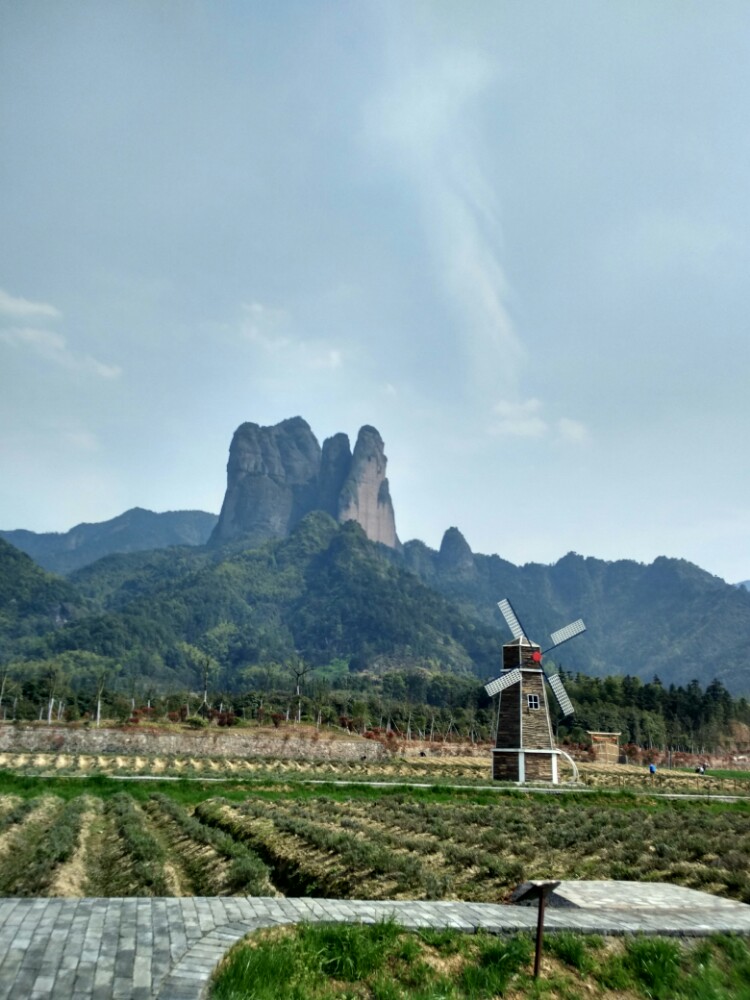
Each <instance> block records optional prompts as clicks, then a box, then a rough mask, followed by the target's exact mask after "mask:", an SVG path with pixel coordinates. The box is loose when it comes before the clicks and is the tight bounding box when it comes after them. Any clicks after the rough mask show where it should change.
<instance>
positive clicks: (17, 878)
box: [0, 774, 750, 902]
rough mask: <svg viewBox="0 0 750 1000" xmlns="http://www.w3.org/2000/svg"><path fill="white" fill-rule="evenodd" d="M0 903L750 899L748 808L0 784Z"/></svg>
mask: <svg viewBox="0 0 750 1000" xmlns="http://www.w3.org/2000/svg"><path fill="white" fill-rule="evenodd" d="M0 791H2V792H4V794H2V795H0V894H2V895H25V896H37V895H42V896H44V895H50V896H51V895H64V896H83V895H95V896H97V895H100V896H128V895H153V896H163V895H216V894H219V895H223V894H250V895H270V894H274V893H281V894H287V895H313V896H333V897H343V898H347V897H350V898H372V899H384V898H431V899H439V898H458V899H467V900H484V901H490V900H491V901H498V900H502V899H504V898H506V897H507V895H508V893H509V891H510V890H511V889H512V888H513V887H514V886H515V885H517V884H518V882H520V881H523V880H524V879H528V878H547V877H549V878H617V879H635V880H644V879H646V880H659V881H662V880H663V881H668V882H674V883H678V884H681V885H687V886H691V887H694V888H701V889H705V890H708V891H710V892H715V893H718V894H722V895H726V896H730V897H732V898H736V899H740V900H744V901H746V902H750V879H749V878H748V874H747V873H748V871H749V870H750V822H748V820H750V806H748V805H747V804H745V803H720V802H710V803H709V802H702V801H687V802H673V801H669V800H664V799H658V798H656V797H651V796H636V795H633V794H630V793H623V794H620V793H602V794H595V793H594V794H591V793H589V794H576V793H570V794H566V795H560V796H528V795H524V794H522V793H518V792H511V791H509V792H507V793H498V792H496V791H487V790H479V789H476V788H467V789H466V790H464V791H460V790H449V789H447V788H440V787H433V788H432V789H426V790H414V789H408V790H407V789H385V788H375V787H366V786H355V785H352V786H336V785H328V786H313V785H310V784H301V783H299V782H295V781H293V780H292V779H291V777H289V778H288V779H287V780H285V781H283V782H279V781H278V780H274V781H257V780H256V781H247V780H246V781H242V782H233V783H226V784H225V785H216V784H210V783H205V782H200V781H197V782H182V781H180V782H169V783H168V782H126V783H123V782H121V781H115V780H112V779H109V778H103V777H99V778H91V779H88V780H82V779H76V778H70V779H63V780H61V779H43V778H36V777H14V776H11V775H7V774H5V775H2V776H0Z"/></svg>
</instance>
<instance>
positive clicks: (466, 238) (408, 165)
mask: <svg viewBox="0 0 750 1000" xmlns="http://www.w3.org/2000/svg"><path fill="white" fill-rule="evenodd" d="M408 45H409V40H407V41H406V42H404V43H401V44H399V42H394V55H393V58H392V65H391V70H390V79H389V80H388V82H387V84H386V86H385V87H384V88H383V91H382V93H381V94H380V96H379V97H378V99H377V100H375V101H373V102H372V103H371V104H370V106H369V107H368V109H367V113H366V118H365V128H366V138H367V142H368V145H369V146H370V147H371V148H372V150H374V151H375V153H376V155H382V153H383V150H384V149H385V150H386V152H387V155H389V158H390V160H391V161H392V163H393V165H394V166H395V167H396V169H398V170H399V171H400V172H401V173H402V174H405V175H406V176H407V178H408V179H409V180H410V182H411V186H412V189H413V193H414V197H415V199H417V200H418V202H419V204H420V206H421V211H422V216H423V220H424V228H425V232H426V235H427V238H428V241H429V244H430V250H431V252H432V255H433V258H434V261H435V265H436V269H437V272H438V273H437V285H438V288H439V290H440V292H441V293H443V294H445V293H446V292H447V294H448V296H449V299H450V300H451V303H452V306H453V310H454V319H455V322H456V324H457V326H458V329H459V331H460V332H459V334H458V336H459V337H460V343H461V345H462V347H463V349H464V350H466V352H467V355H468V367H469V371H470V376H471V380H472V386H471V389H472V391H473V392H474V393H475V394H476V392H477V391H478V390H479V391H482V392H484V393H485V394H489V393H491V392H494V391H495V387H496V386H497V384H498V382H499V381H500V382H504V383H505V384H506V385H507V386H508V387H509V388H513V387H515V385H516V382H517V378H518V373H519V369H520V366H521V363H522V361H523V359H524V357H525V352H524V350H523V346H522V344H521V342H520V340H519V337H518V335H517V333H516V331H515V329H514V326H513V322H512V320H511V317H510V314H509V312H508V305H507V304H508V298H509V289H508V283H507V281H506V278H505V273H504V270H503V267H502V263H501V260H500V255H499V244H500V236H501V232H500V222H499V215H498V210H497V205H496V199H495V195H494V192H493V190H492V187H491V185H490V184H489V183H488V182H487V180H486V178H485V176H484V173H483V170H482V168H481V150H480V149H479V148H478V140H477V136H478V135H479V134H480V129H479V128H477V122H476V120H475V118H474V117H473V116H472V111H473V103H474V102H475V101H476V100H477V99H478V98H479V97H481V96H483V95H485V93H486V91H487V90H488V88H489V87H490V85H491V84H492V83H493V82H494V80H495V77H496V67H495V66H494V65H493V64H492V63H490V61H489V60H488V59H487V58H485V56H483V55H482V54H481V53H479V52H477V51H474V50H461V49H457V48H444V49H442V50H440V51H438V52H435V51H434V50H430V51H429V52H428V54H427V55H421V54H420V52H419V51H415V50H414V47H413V45H412V46H411V47H408V48H406V46H408ZM405 48H406V50H405ZM404 67H408V68H407V69H406V70H405V69H404Z"/></svg>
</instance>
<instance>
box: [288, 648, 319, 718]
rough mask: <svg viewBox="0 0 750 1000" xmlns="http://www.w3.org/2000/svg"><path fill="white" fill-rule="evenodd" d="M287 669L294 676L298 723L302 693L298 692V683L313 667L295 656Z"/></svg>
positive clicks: (300, 715) (300, 716)
mask: <svg viewBox="0 0 750 1000" xmlns="http://www.w3.org/2000/svg"><path fill="white" fill-rule="evenodd" d="M289 669H290V670H291V671H292V675H293V677H294V693H295V695H296V697H297V723H298V724H299V723H300V722H302V695H301V694H300V685H301V684H302V681H303V680H304V678H305V677H306V676H307V674H309V673H310V671H311V670H313V669H314V667H313V666H312V665H311V664H309V663H305V661H304V660H303V659H302V658H301V657H299V656H295V658H294V659H293V660H292V662H291V664H290V665H289Z"/></svg>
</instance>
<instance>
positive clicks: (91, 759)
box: [0, 753, 490, 782]
mask: <svg viewBox="0 0 750 1000" xmlns="http://www.w3.org/2000/svg"><path fill="white" fill-rule="evenodd" d="M489 768H490V764H489V755H487V756H477V757H469V756H466V757H461V756H455V757H445V758H443V757H416V756H413V757H397V756H394V757H393V758H392V759H390V760H384V761H359V760H357V761H343V760H331V761H322V760H320V761H316V760H283V759H277V758H263V757H254V758H244V757H202V756H195V757H181V756H176V755H170V756H155V755H148V756H147V755H141V756H126V755H118V754H66V753H0V769H6V770H8V771H12V772H13V773H15V774H26V775H38V776H52V775H66V776H79V775H88V774H106V775H117V776H127V775H149V776H154V777H167V778H221V779H234V778H278V777H282V778H286V777H288V778H299V777H302V776H307V777H310V778H322V779H327V778H342V779H355V780H357V781H361V780H368V779H369V780H373V779H375V780H383V781H389V780H390V781H416V782H422V781H458V782H462V781H466V782H475V781H476V782H486V781H487V780H488V778H489Z"/></svg>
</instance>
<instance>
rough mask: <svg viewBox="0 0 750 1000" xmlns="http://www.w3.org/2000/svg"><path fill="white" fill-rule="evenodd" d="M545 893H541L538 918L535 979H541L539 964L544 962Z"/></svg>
mask: <svg viewBox="0 0 750 1000" xmlns="http://www.w3.org/2000/svg"><path fill="white" fill-rule="evenodd" d="M546 895H547V894H546V893H545V892H540V893H539V905H538V907H537V917H536V952H535V954H534V979H538V978H539V964H540V962H541V960H542V939H543V937H544V900H545V898H546Z"/></svg>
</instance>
